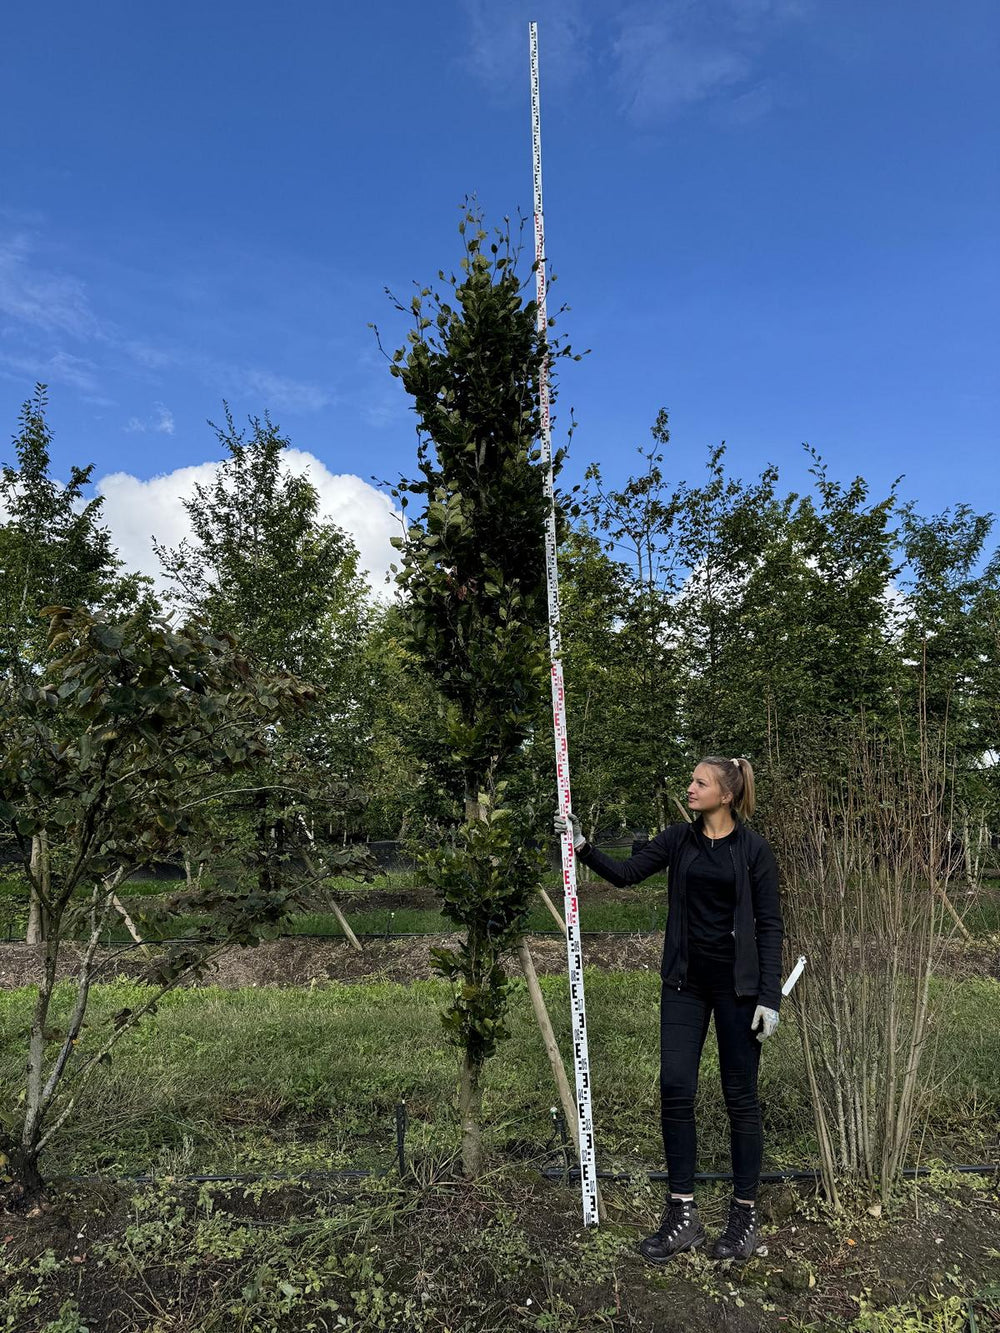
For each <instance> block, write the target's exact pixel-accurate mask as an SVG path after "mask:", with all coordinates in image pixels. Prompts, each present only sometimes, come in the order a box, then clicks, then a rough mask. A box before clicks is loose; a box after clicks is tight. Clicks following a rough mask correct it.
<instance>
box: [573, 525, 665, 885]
mask: <svg viewBox="0 0 1000 1333" xmlns="http://www.w3.org/2000/svg"><path fill="white" fill-rule="evenodd" d="M559 568H560V591H561V602H562V629H563V673H564V676H565V680H566V707H567V725H568V730H569V750H570V756H571V762H572V766H573V805H574V809H575V811H576V813H577V814H578V815H579V816H580V818H581V819H582V820H583V823H584V828H585V831H586V833H587V835H588V837H591V838H593V837H595V836H596V834H597V831H598V829H599V828H607V827H608V826H609V825H618V826H619V827H624V826H626V825H641V826H643V827H648V825H649V822H650V818H651V815H652V813H653V808H652V806H651V803H650V800H649V788H648V786H647V787H645V788H643V787H642V785H641V784H642V783H643V782H646V781H648V778H647V777H646V773H647V769H646V768H645V767H644V766H643V765H642V764H641V763H637V751H639V747H640V744H641V742H640V736H641V732H642V727H641V723H640V718H639V717H638V716H637V714H636V710H637V707H639V706H641V705H638V704H637V695H638V694H639V693H640V691H641V689H642V686H643V684H644V681H643V677H642V674H641V671H640V670H639V669H637V663H636V661H635V658H634V656H633V653H632V651H631V647H632V636H631V635H630V634H629V633H628V631H627V628H626V627H627V626H628V623H629V610H630V606H631V603H630V593H631V590H632V586H633V585H632V580H631V578H630V573H629V570H628V568H627V566H626V565H625V564H624V563H623V562H621V561H616V560H613V559H612V558H611V557H610V555H608V553H607V552H606V551H605V549H604V543H603V542H602V541H601V540H600V539H599V538H598V537H597V536H596V534H595V533H594V532H593V531H592V530H591V529H590V528H589V527H587V526H586V525H584V526H581V527H579V528H576V529H574V530H573V531H571V532H570V533H569V534H568V536H567V538H566V541H565V542H564V543H563V547H562V550H561V551H560V556H559ZM644 749H645V747H644V746H643V750H644ZM641 752H642V751H640V753H641ZM637 770H640V771H639V772H637ZM582 873H583V874H584V875H586V873H587V872H586V868H585V867H583V868H582Z"/></svg>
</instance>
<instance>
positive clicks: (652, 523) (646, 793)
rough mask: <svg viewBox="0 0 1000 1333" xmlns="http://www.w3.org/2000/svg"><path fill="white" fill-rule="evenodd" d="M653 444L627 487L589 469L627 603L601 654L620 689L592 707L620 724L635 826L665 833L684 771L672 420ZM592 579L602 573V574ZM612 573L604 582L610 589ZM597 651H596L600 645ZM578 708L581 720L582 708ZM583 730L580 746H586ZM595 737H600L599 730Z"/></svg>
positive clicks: (663, 421)
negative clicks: (669, 463)
mask: <svg viewBox="0 0 1000 1333" xmlns="http://www.w3.org/2000/svg"><path fill="white" fill-rule="evenodd" d="M651 434H652V437H653V443H652V445H651V446H650V447H648V448H644V449H639V450H638V453H639V456H640V457H641V459H642V460H643V467H642V468H641V469H640V471H639V472H638V473H637V474H636V475H635V476H631V477H629V478H628V479H627V480H626V482H625V484H624V485H623V486H621V487H619V488H617V489H616V488H614V487H610V486H608V485H606V484H605V481H604V477H603V475H602V471H601V468H600V466H599V465H598V464H596V463H593V464H591V465H590V467H589V468H588V469H587V484H586V489H585V492H584V499H583V505H582V508H583V512H584V513H585V514H586V516H587V519H588V522H589V524H590V525H591V527H592V529H593V531H594V532H595V533H597V534H600V535H601V537H602V538H603V540H604V543H605V550H606V554H608V555H611V556H613V557H614V560H615V568H616V571H617V577H618V580H619V582H620V593H621V600H620V603H619V606H618V607H617V608H616V610H615V613H614V616H613V623H612V625H610V626H609V635H610V637H608V638H607V639H605V641H604V644H603V647H604V648H605V649H606V650H607V651H608V652H609V653H610V657H609V666H610V669H611V671H612V672H613V675H614V678H615V679H614V686H613V689H612V691H611V692H609V694H608V695H606V696H605V698H604V699H603V701H601V703H600V704H599V705H598V704H597V700H596V699H594V703H595V705H596V706H598V707H599V708H600V709H601V710H602V711H603V710H607V711H608V712H610V713H612V714H616V715H617V731H618V745H619V747H620V751H621V754H622V757H623V758H626V759H627V762H628V764H629V766H630V770H631V774H632V785H633V791H632V793H631V794H630V797H629V798H628V799H627V800H626V801H625V806H626V808H628V810H629V817H630V818H631V819H632V820H633V821H638V822H640V823H641V824H643V825H645V826H647V827H655V828H663V827H664V825H665V824H667V823H669V821H670V817H671V816H670V809H671V793H672V791H673V789H674V787H675V785H676V775H677V772H678V769H679V767H680V766H681V764H682V760H681V752H680V749H679V746H678V743H677V742H678V721H679V707H680V703H681V697H682V677H681V674H680V672H679V670H678V660H677V653H676V647H677V624H676V621H677V608H676V599H677V596H678V593H679V591H680V589H681V587H682V585H683V576H684V570H683V568H682V567H681V563H680V559H679V557H680V552H679V550H678V546H677V540H676V531H675V521H676V517H677V513H678V510H679V507H680V504H681V501H682V498H683V491H682V489H681V488H679V487H678V486H677V485H674V486H671V484H670V482H669V481H668V479H667V476H666V473H665V471H664V461H665V458H666V446H667V445H668V444H669V442H670V429H669V420H668V416H667V413H666V411H665V410H661V411H660V412H659V413H658V414H657V418H656V421H655V422H654V424H653V427H652V430H651ZM592 556H593V553H591V559H592ZM586 570H587V565H586V564H581V563H580V562H579V561H574V560H573V558H572V557H571V558H570V561H569V578H570V581H571V583H572V581H573V579H574V576H575V575H577V574H581V575H582V574H584V573H585V571H586ZM591 573H592V574H594V575H596V574H597V573H598V567H597V566H596V565H595V566H594V567H593V568H592V570H591ZM608 573H610V571H609V570H606V571H605V572H604V578H605V581H606V576H607V574H608ZM607 591H608V590H607V588H605V596H606V593H607ZM594 593H595V594H597V595H598V601H597V603H596V606H598V607H599V606H600V605H601V604H602V602H604V604H605V605H607V603H606V601H605V599H604V598H602V597H601V596H600V594H599V593H598V590H597V589H596V588H595V589H594ZM570 606H571V611H572V610H573V609H574V608H575V606H576V602H575V598H574V596H573V593H572V592H571V594H570ZM570 628H571V629H572V628H573V627H572V626H571V627H570ZM581 628H582V626H581ZM584 642H587V639H586V638H585V640H584ZM589 642H590V643H591V644H593V646H594V647H595V648H596V647H597V646H598V641H597V639H596V638H595V637H594V636H593V635H591V636H589ZM567 644H568V645H569V648H568V654H569V658H570V662H571V670H572V667H573V666H574V665H575V666H576V669H577V671H579V669H580V666H579V663H578V658H579V652H578V649H576V648H574V647H573V645H572V642H571V636H570V635H569V634H568V635H567ZM591 683H592V684H593V682H591ZM572 707H573V712H574V713H576V712H577V711H578V708H579V701H578V700H577V701H574V703H573V706H572ZM588 724H589V714H588ZM584 730H585V729H582V728H581V735H580V741H581V743H583V744H584V745H586V742H585V741H584V740H583V732H584ZM589 730H590V732H591V735H593V731H594V728H593V727H589ZM571 736H572V732H571ZM585 753H586V750H585ZM584 772H586V769H585V770H584ZM574 799H576V798H574ZM605 804H607V798H605Z"/></svg>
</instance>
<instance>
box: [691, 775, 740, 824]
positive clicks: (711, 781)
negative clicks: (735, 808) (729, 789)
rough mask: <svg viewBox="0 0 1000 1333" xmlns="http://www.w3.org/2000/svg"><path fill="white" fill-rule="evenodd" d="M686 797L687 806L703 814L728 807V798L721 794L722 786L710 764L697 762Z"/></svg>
mask: <svg viewBox="0 0 1000 1333" xmlns="http://www.w3.org/2000/svg"><path fill="white" fill-rule="evenodd" d="M687 797H688V806H689V808H690V809H692V810H698V811H700V813H702V814H705V815H707V814H711V813H712V811H714V810H718V809H720V808H721V807H722V806H726V807H727V808H728V806H729V804H730V802H729V798H728V797H727V796H725V795H723V791H722V787H721V786H720V785H719V780H718V778H717V777H716V776H715V769H714V767H713V766H712V765H711V764H699V765H698V767H697V768H696V769H695V770H694V772H693V773H692V774H691V781H690V782H689V783H688V791H687Z"/></svg>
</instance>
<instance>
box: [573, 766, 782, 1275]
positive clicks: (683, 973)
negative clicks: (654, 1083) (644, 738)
mask: <svg viewBox="0 0 1000 1333" xmlns="http://www.w3.org/2000/svg"><path fill="white" fill-rule="evenodd" d="M687 797H688V808H689V809H690V810H691V811H692V812H693V813H694V815H695V818H694V820H693V821H692V822H690V823H676V824H670V825H669V826H668V827H667V828H665V829H664V830H663V831H662V833H658V834H657V835H656V837H655V838H653V839H652V840H651V841H650V842H649V843H647V844H646V846H645V847H643V848H642V849H641V850H640V851H637V852H636V853H635V855H634V856H631V857H629V859H628V860H627V861H616V860H614V858H612V857H610V856H606V855H605V854H604V853H603V852H599V851H598V850H597V848H596V847H592V846H591V845H590V843H589V842H588V841H587V840H586V838H585V837H584V836H583V830H582V828H581V825H580V821H579V820H578V819H577V817H576V816H575V815H574V814H573V812H572V811H567V813H566V817H565V818H564V817H563V816H562V815H556V818H555V829H556V832H557V833H560V834H565V833H566V832H567V831H571V832H572V836H573V845H574V848H575V850H576V854H577V857H578V858H579V859H580V860H581V861H582V862H583V863H584V865H587V866H590V867H591V869H592V870H595V871H596V872H597V873H598V874H599V875H600V876H601V877H602V878H604V879H606V880H608V881H609V883H611V884H615V885H617V886H618V887H620V888H624V887H625V886H626V885H630V884H638V883H639V882H640V881H641V880H644V879H647V878H648V877H649V876H650V875H655V874H657V873H658V872H662V871H667V872H668V875H669V879H668V903H669V906H668V913H667V927H666V934H665V938H664V944H663V960H662V963H661V967H660V976H661V979H662V986H661V996H660V1116H661V1125H662V1129H663V1150H664V1154H665V1156H666V1161H667V1174H668V1177H669V1183H670V1189H669V1194H668V1198H667V1203H666V1209H665V1211H664V1214H663V1220H662V1221H661V1223H660V1226H659V1228H658V1229H657V1230H656V1231H655V1232H654V1233H653V1235H651V1236H647V1237H646V1238H645V1239H644V1240H643V1241H642V1242H641V1243H640V1245H639V1252H640V1254H641V1255H642V1256H643V1258H644V1259H646V1260H648V1262H649V1263H652V1264H657V1265H661V1264H665V1263H668V1262H669V1260H670V1259H671V1258H672V1257H673V1256H674V1255H675V1254H679V1253H681V1252H682V1251H684V1250H695V1249H697V1248H698V1247H699V1246H701V1245H703V1244H704V1243H705V1241H706V1239H707V1237H706V1235H705V1228H704V1227H703V1226H702V1223H701V1219H700V1217H699V1216H698V1208H697V1205H696V1204H695V1202H694V1172H695V1156H696V1131H695V1121H694V1099H695V1092H696V1090H697V1087H698V1066H699V1063H700V1061H701V1052H702V1047H703V1046H704V1043H705V1036H706V1033H707V1032H708V1023H709V1019H710V1018H711V1016H712V1015H713V1013H714V1015H715V1034H716V1038H717V1039H718V1046H719V1069H720V1073H721V1077H722V1091H723V1095H724V1097H725V1101H726V1109H727V1111H728V1113H729V1127H730V1140H731V1148H732V1162H733V1197H732V1200H731V1201H730V1205H729V1218H728V1221H727V1224H726V1227H725V1230H724V1231H723V1233H722V1235H721V1236H719V1237H718V1239H717V1240H716V1241H715V1244H714V1245H713V1247H712V1251H711V1253H712V1257H713V1258H714V1259H737V1260H740V1261H742V1260H746V1259H749V1257H750V1256H751V1255H752V1254H753V1252H754V1249H755V1248H756V1245H757V1240H758V1236H757V1216H756V1198H757V1187H758V1184H759V1178H760V1164H761V1156H762V1128H761V1118H760V1102H759V1100H758V1097H757V1075H758V1069H759V1065H760V1052H761V1043H762V1042H763V1041H764V1040H765V1039H766V1038H768V1037H770V1036H771V1035H772V1034H773V1032H774V1031H775V1029H776V1028H777V1026H778V1008H779V1005H780V1003H781V995H782V986H781V945H782V938H783V934H784V926H783V922H782V918H781V907H780V903H779V901H778V867H777V865H776V863H775V859H774V855H773V854H772V852H771V848H770V847H769V846H768V844H767V842H766V841H765V840H764V839H763V838H762V837H761V836H760V834H759V833H755V832H754V831H753V830H752V829H751V828H749V827H748V826H747V824H745V823H744V820H745V819H748V818H749V817H750V816H751V815H752V814H753V810H754V776H753V769H752V767H751V766H750V763H749V761H748V760H746V759H722V758H719V757H717V756H711V757H709V758H707V759H703V760H702V761H701V763H700V764H698V766H697V767H696V768H695V770H694V773H693V774H692V775H691V782H690V783H689V785H688V792H687ZM803 964H804V960H800V966H799V967H798V970H797V971H796V972H795V973H794V974H793V976H791V977H789V980H788V983H786V987H787V989H786V990H785V993H786V994H787V993H788V990H790V989H791V986H792V985H794V982H795V980H797V979H798V976H799V974H800V973H801V970H802V966H801V965H803Z"/></svg>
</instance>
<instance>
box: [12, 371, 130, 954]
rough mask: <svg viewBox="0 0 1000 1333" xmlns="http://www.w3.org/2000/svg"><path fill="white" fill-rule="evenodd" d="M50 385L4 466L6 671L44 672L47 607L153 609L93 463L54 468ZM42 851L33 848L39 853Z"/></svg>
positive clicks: (31, 930)
mask: <svg viewBox="0 0 1000 1333" xmlns="http://www.w3.org/2000/svg"><path fill="white" fill-rule="evenodd" d="M47 407H48V399H47V396H46V391H45V386H44V385H43V384H39V385H36V387H35V392H34V396H33V397H32V398H31V399H30V400H29V401H28V402H26V403H25V404H24V406H23V408H22V410H21V417H20V429H19V430H18V433H17V434H16V435H15V436H14V439H13V445H14V455H15V459H16V466H15V464H14V463H5V464H4V465H3V467H2V469H0V675H2V676H3V677H9V676H10V675H11V673H12V672H14V671H15V670H16V669H17V668H18V666H19V665H20V664H22V663H28V664H30V666H31V668H32V669H34V670H37V671H41V670H42V669H43V667H44V661H45V652H46V633H45V618H44V617H43V616H41V615H39V612H40V610H41V608H42V607H44V606H49V605H52V604H56V603H58V604H66V605H78V604H82V605H87V606H90V607H94V608H96V607H102V608H104V609H105V610H108V611H116V610H117V611H124V610H127V609H130V610H134V611H137V612H139V611H141V613H142V614H145V615H147V616H148V615H150V614H152V612H153V609H154V607H155V599H154V597H153V596H152V593H151V591H150V588H151V585H150V581H149V580H148V579H146V578H144V577H142V576H141V575H137V574H123V573H122V562H121V560H120V559H119V558H118V555H117V552H116V551H115V549H114V546H113V545H112V542H111V534H110V533H109V531H108V529H107V528H106V527H104V526H102V524H101V506H102V504H103V500H102V498H101V497H100V496H96V497H94V498H92V499H89V500H88V499H86V495H85V493H86V489H87V487H88V486H89V484H90V480H91V477H92V474H93V467H92V466H88V467H83V468H81V467H73V468H71V469H70V478H69V481H68V482H67V484H66V485H65V486H64V485H62V484H61V483H60V482H58V481H57V480H56V479H55V478H54V477H53V476H52V475H51V473H50V462H51V450H52V432H51V430H50V428H49V424H48V420H47V417H46V410H47ZM43 854H44V849H43V847H42V846H41V845H40V844H39V845H36V847H35V855H36V858H38V857H40V856H42V855H43ZM42 930H43V923H42V920H41V917H40V915H39V912H38V904H37V903H36V902H35V901H32V902H31V903H30V904H29V912H28V931H27V939H28V942H29V943H38V942H39V941H40V940H41V938H42Z"/></svg>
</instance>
